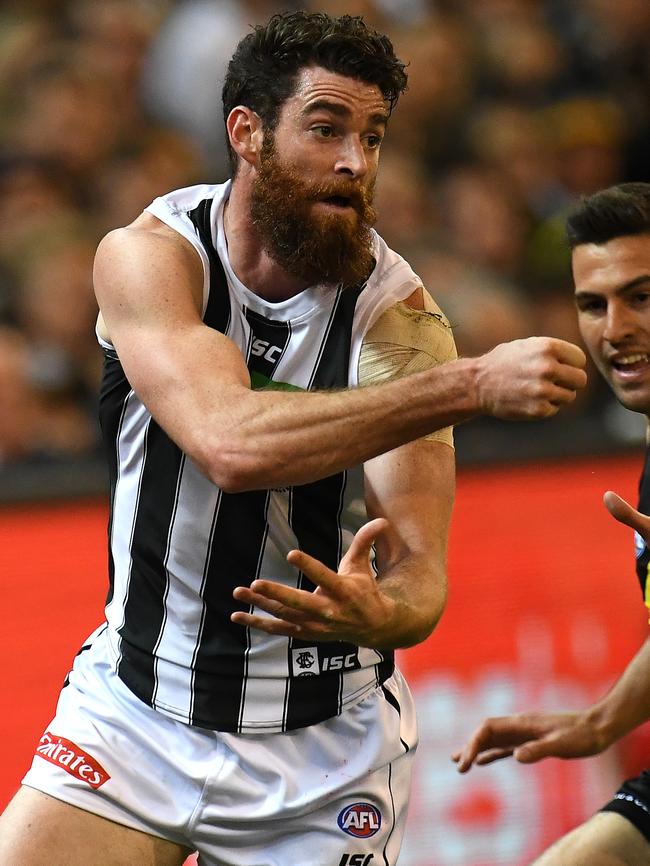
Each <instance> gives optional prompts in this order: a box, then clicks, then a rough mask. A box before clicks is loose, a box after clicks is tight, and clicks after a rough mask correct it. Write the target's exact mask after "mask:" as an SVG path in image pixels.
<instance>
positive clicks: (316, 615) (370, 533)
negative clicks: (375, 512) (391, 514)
mask: <svg viewBox="0 0 650 866" xmlns="http://www.w3.org/2000/svg"><path fill="white" fill-rule="evenodd" d="M387 526H388V521H386V520H385V519H384V518H381V517H379V518H376V519H375V520H371V521H369V522H368V523H366V524H364V525H363V526H362V527H361V529H359V531H358V532H357V534H356V535H355V536H354V538H353V539H352V544H351V545H350V547H349V549H348V551H347V553H346V554H345V556H344V557H343V558H342V559H341V562H340V564H339V569H338V572H336V571H332V569H331V568H328V567H327V566H326V565H323V563H322V562H320V561H319V560H317V559H314V557H313V556H309V554H307V553H305V552H304V551H301V550H292V551H291V552H290V553H289V554H288V555H287V561H288V562H289V563H290V564H291V565H293V566H295V567H296V569H298V570H299V571H301V572H303V574H305V575H306V576H307V577H308V578H309V579H310V580H311V581H312V583H314V584H316V589H315V590H314V591H313V592H308V591H306V590H303V589H296V588H295V587H291V586H284V585H283V584H280V583H276V582H275V581H272V580H254V581H253V582H252V583H251V585H250V587H246V586H238V587H237V588H236V589H235V590H234V591H233V596H234V597H235V598H236V599H237V601H240V602H244V603H246V604H250V605H251V606H255V607H257V608H260V609H261V610H264V611H266V612H267V613H270V614H272V616H271V617H264V616H259V615H256V614H254V613H246V612H245V611H235V612H234V613H233V614H231V617H230V618H231V620H232V621H233V622H235V623H238V624H239V625H243V626H249V627H251V628H256V629H259V630H260V631H264V632H266V633H267V634H274V635H284V636H286V637H295V638H300V640H316V641H334V640H340V641H349V642H350V643H354V644H357V645H358V646H367V647H380V646H381V644H382V640H383V636H384V634H385V633H386V628H387V626H388V624H389V623H390V621H391V617H392V616H393V613H394V602H393V601H392V600H391V599H390V598H389V597H388V596H386V595H385V594H384V593H382V592H381V590H380V589H379V586H378V584H377V580H376V578H375V574H374V572H373V570H372V567H371V565H370V551H371V548H372V545H373V543H374V541H375V538H376V537H377V536H378V535H379V533H380V532H383V531H384V530H385V529H386V528H387Z"/></svg>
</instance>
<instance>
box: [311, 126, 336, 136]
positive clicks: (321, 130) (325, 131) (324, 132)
mask: <svg viewBox="0 0 650 866" xmlns="http://www.w3.org/2000/svg"><path fill="white" fill-rule="evenodd" d="M314 132H317V133H318V134H319V135H320V137H321V138H331V137H332V135H333V134H334V130H333V129H332V127H331V126H315V127H314Z"/></svg>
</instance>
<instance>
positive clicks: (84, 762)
mask: <svg viewBox="0 0 650 866" xmlns="http://www.w3.org/2000/svg"><path fill="white" fill-rule="evenodd" d="M36 754H37V755H38V757H39V758H43V760H45V761H49V762H50V764H56V766H57V767H61V769H62V770H65V771H66V773H69V774H70V775H71V776H74V777H75V779H79V781H81V782H85V783H86V784H87V785H90V787H91V788H95V789H97V788H101V786H102V785H103V784H104V782H107V781H108V780H109V779H110V778H111V777H110V776H109V775H108V773H107V772H106V770H105V769H104V768H103V767H102V765H101V764H100V763H99V761H96V760H95V759H94V758H93V757H91V755H89V754H88V753H87V752H84V751H83V749H81V748H80V747H79V746H77V744H76V743H73V742H72V741H71V740H66V739H65V737H59V736H57V735H56V734H53V733H51V732H50V731H46V732H45V733H44V734H43V736H42V737H41V740H40V743H39V744H38V746H37V747H36Z"/></svg>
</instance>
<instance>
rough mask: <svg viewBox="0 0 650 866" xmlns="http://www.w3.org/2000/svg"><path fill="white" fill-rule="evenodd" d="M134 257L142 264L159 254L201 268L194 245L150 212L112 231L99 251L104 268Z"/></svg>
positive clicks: (97, 259)
mask: <svg viewBox="0 0 650 866" xmlns="http://www.w3.org/2000/svg"><path fill="white" fill-rule="evenodd" d="M132 255H137V256H140V257H142V258H141V263H142V264H146V261H147V259H148V258H149V257H150V256H152V257H154V259H155V258H156V257H157V256H158V255H163V256H164V257H165V259H166V262H167V263H168V261H169V259H177V260H178V261H179V264H181V263H184V264H187V265H188V266H190V267H194V268H198V269H200V266H201V262H200V259H199V256H198V253H197V252H196V250H195V248H194V247H193V246H192V244H191V243H190V242H189V241H188V240H187V239H186V238H184V237H183V236H182V235H180V234H179V233H178V232H177V231H175V230H174V229H172V228H170V226H168V225H165V223H163V222H161V220H159V219H158V218H157V217H155V216H153V214H148V213H143V214H140V216H139V217H138V218H137V219H135V220H134V221H133V222H132V223H130V224H129V225H127V226H123V227H122V228H117V229H113V230H112V231H110V232H109V233H108V234H107V235H106V236H105V237H104V238H103V239H102V241H101V242H100V244H99V246H98V248H97V258H96V262H97V263H98V264H100V265H101V264H104V263H107V262H114V261H115V259H116V258H119V259H122V258H125V257H126V258H129V257H130V256H132Z"/></svg>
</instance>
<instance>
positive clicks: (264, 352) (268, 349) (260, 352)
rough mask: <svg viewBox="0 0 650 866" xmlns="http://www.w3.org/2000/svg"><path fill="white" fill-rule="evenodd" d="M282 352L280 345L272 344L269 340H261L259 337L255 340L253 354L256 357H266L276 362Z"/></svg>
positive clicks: (272, 362) (252, 348)
mask: <svg viewBox="0 0 650 866" xmlns="http://www.w3.org/2000/svg"><path fill="white" fill-rule="evenodd" d="M281 354H282V349H281V348H280V346H272V345H271V344H270V343H269V342H268V341H267V340H260V339H259V338H258V337H256V338H255V339H254V340H253V344H252V346H251V355H255V357H256V358H266V360H267V361H269V362H270V363H271V364H275V362H276V361H277V360H278V356H279V355H281Z"/></svg>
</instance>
